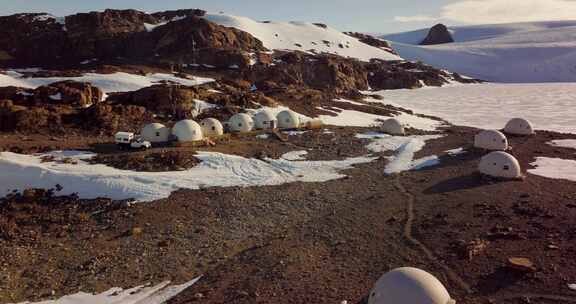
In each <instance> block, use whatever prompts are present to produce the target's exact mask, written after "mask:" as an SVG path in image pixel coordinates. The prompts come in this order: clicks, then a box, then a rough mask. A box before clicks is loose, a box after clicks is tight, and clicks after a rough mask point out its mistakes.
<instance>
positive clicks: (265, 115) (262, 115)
mask: <svg viewBox="0 0 576 304" xmlns="http://www.w3.org/2000/svg"><path fill="white" fill-rule="evenodd" d="M277 124H278V120H277V119H276V116H274V114H273V113H272V112H270V111H269V110H262V111H260V112H258V113H256V115H254V127H255V128H256V129H258V130H265V129H274V128H276V125H277Z"/></svg>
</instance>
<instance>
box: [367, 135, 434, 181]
mask: <svg viewBox="0 0 576 304" xmlns="http://www.w3.org/2000/svg"><path fill="white" fill-rule="evenodd" d="M441 137H442V135H421V136H420V135H418V136H392V135H388V134H382V133H376V132H370V133H364V134H356V138H362V139H370V140H371V143H370V144H368V145H367V146H366V148H368V150H370V151H371V152H374V153H381V152H387V151H394V155H393V156H390V157H388V160H389V163H388V164H387V165H386V168H385V169H384V173H386V174H394V173H400V172H404V171H409V170H418V169H422V168H425V167H429V166H435V165H437V164H439V159H438V156H435V155H432V156H427V157H424V158H421V159H417V160H414V155H415V154H416V152H418V151H420V150H422V148H424V146H425V145H426V141H428V140H432V139H437V138H441Z"/></svg>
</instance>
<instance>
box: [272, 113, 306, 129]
mask: <svg viewBox="0 0 576 304" xmlns="http://www.w3.org/2000/svg"><path fill="white" fill-rule="evenodd" d="M276 119H277V120H278V128H281V129H296V128H299V127H300V117H299V116H298V114H297V113H296V112H294V111H290V110H285V111H282V112H280V113H278V115H276Z"/></svg>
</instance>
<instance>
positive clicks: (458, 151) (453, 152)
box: [444, 148, 467, 156]
mask: <svg viewBox="0 0 576 304" xmlns="http://www.w3.org/2000/svg"><path fill="white" fill-rule="evenodd" d="M444 152H446V153H448V155H450V156H457V155H462V154H466V153H467V152H466V150H464V148H457V149H452V150H446V151H444Z"/></svg>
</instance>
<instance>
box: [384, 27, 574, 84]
mask: <svg viewBox="0 0 576 304" xmlns="http://www.w3.org/2000/svg"><path fill="white" fill-rule="evenodd" d="M450 30H451V32H452V34H453V36H454V40H455V41H456V42H455V43H449V44H442V45H433V46H420V45H417V44H418V43H420V42H421V41H422V40H423V39H424V38H425V37H426V35H427V33H428V29H424V30H418V31H413V32H406V33H399V34H390V35H384V36H382V38H384V39H387V40H390V41H391V42H392V46H393V48H394V49H395V50H396V51H398V53H399V54H400V56H402V57H403V58H405V59H407V60H420V61H422V62H425V63H428V64H431V65H433V66H436V67H439V68H445V69H448V70H450V71H453V72H458V73H461V74H464V75H468V76H472V77H476V78H480V79H484V80H488V81H494V82H514V83H518V82H574V81H576V66H575V65H574V64H573V63H574V62H575V61H576V21H553V22H531V23H514V24H497V25H478V26H463V27H451V28H450Z"/></svg>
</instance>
